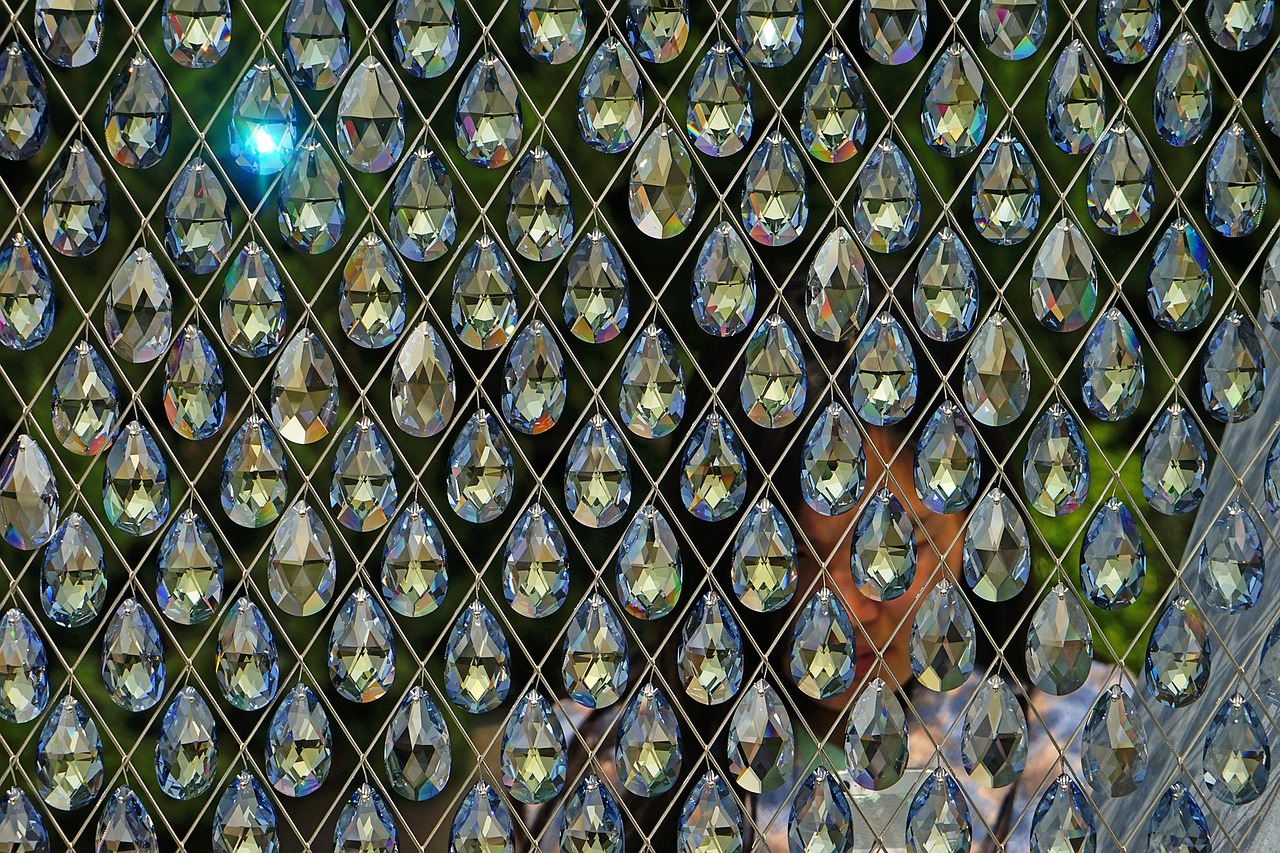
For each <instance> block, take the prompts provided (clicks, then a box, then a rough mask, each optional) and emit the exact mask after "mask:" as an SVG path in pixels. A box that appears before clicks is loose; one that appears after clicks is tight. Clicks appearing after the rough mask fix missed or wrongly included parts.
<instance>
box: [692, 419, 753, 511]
mask: <svg viewBox="0 0 1280 853" xmlns="http://www.w3.org/2000/svg"><path fill="white" fill-rule="evenodd" d="M746 495H747V463H746V460H745V458H744V457H743V455H742V447H741V445H740V444H739V442H738V434H737V432H736V431H735V430H734V428H733V425H732V424H731V423H730V422H729V419H728V418H727V417H725V416H723V415H722V414H721V413H720V412H718V411H715V410H712V411H711V412H710V413H709V414H708V415H707V416H706V418H705V419H704V420H703V421H702V422H701V423H699V424H698V425H697V426H696V427H695V428H694V430H693V432H691V433H690V434H689V440H688V443H686V444H685V447H684V453H683V455H682V459H681V476H680V498H681V500H682V501H683V502H684V506H685V509H687V510H689V512H690V513H692V514H693V515H694V516H695V517H696V518H700V519H702V520H703V521H723V520H724V519H726V518H729V517H731V516H732V515H733V514H734V513H736V512H737V511H738V510H739V509H741V508H742V503H743V501H744V500H745V499H746Z"/></svg>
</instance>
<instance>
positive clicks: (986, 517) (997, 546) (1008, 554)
mask: <svg viewBox="0 0 1280 853" xmlns="http://www.w3.org/2000/svg"><path fill="white" fill-rule="evenodd" d="M963 564H964V580H965V583H966V584H968V586H969V588H970V589H971V590H973V593H974V595H977V596H978V597H979V598H982V599H985V600H987V601H1008V600H1009V599H1011V598H1013V597H1014V596H1016V595H1018V593H1020V592H1022V590H1023V588H1024V587H1026V585H1027V581H1028V579H1029V578H1030V576H1031V540H1030V537H1029V535H1028V532H1027V522H1026V520H1025V519H1024V518H1023V517H1022V514H1021V513H1019V512H1018V508H1017V506H1016V505H1015V504H1014V502H1013V501H1012V500H1011V499H1010V498H1009V497H1008V496H1007V495H1005V493H1004V492H1002V491H1001V490H1000V489H999V488H993V489H992V490H991V491H989V492H987V493H986V494H985V495H983V496H982V499H981V500H980V501H978V503H977V506H975V507H974V508H973V512H972V513H971V514H970V515H969V519H968V523H967V525H966V527H965V535H964V552H963Z"/></svg>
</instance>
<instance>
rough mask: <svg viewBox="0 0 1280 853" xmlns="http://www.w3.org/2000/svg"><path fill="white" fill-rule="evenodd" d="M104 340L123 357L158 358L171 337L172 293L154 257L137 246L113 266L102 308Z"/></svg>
mask: <svg viewBox="0 0 1280 853" xmlns="http://www.w3.org/2000/svg"><path fill="white" fill-rule="evenodd" d="M102 324H103V332H104V333H105V335H106V340H107V344H108V345H109V346H110V347H111V349H112V350H113V351H114V352H115V353H116V355H117V356H119V357H120V358H122V359H124V360H125V361H131V362H134V363H135V364H142V363H145V362H148V361H153V360H155V359H157V358H159V357H160V356H161V355H162V354H163V353H164V352H165V351H166V350H167V349H169V342H170V340H171V339H172V337H173V294H172V292H171V291H170V289H169V280H168V278H166V277H165V274H164V271H163V270H162V269H161V267H160V264H159V262H158V261H156V259H155V257H154V256H153V255H152V254H151V253H150V252H148V251H147V250H146V249H145V248H143V247H141V246H139V247H138V248H137V249H135V250H134V251H133V253H132V254H130V255H129V256H128V257H126V258H125V260H124V262H123V263H122V264H121V265H120V267H119V268H118V269H117V270H116V272H115V274H114V275H113V276H112V277H111V282H110V284H109V286H108V289H107V293H106V300H105V304H104V305H103V309H102Z"/></svg>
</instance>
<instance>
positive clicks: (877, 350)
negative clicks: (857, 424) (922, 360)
mask: <svg viewBox="0 0 1280 853" xmlns="http://www.w3.org/2000/svg"><path fill="white" fill-rule="evenodd" d="M853 353H854V355H853V358H854V365H855V367H854V369H853V373H852V374H851V375H850V376H849V398H850V401H851V402H852V404H853V407H854V410H855V411H856V412H857V413H858V417H860V418H862V419H863V420H864V421H866V422H867V423H869V424H872V425H874V426H886V425H888V424H895V423H898V422H899V421H901V420H903V419H904V418H906V417H907V415H909V414H910V413H911V409H912V408H913V407H914V406H915V402H916V393H917V390H918V386H919V376H918V372H917V370H916V355H915V350H914V349H913V348H912V346H911V340H910V338H908V337H907V333H906V330H905V329H903V328H902V325H901V324H900V323H898V321H897V319H895V318H894V316H893V315H892V314H890V313H889V312H888V311H882V312H881V313H880V314H879V315H878V316H876V318H875V319H874V320H872V321H871V322H870V323H869V324H868V325H867V327H866V329H864V330H863V332H862V337H860V338H859V339H858V343H857V346H855V347H854V349H853Z"/></svg>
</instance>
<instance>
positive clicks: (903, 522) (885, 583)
mask: <svg viewBox="0 0 1280 853" xmlns="http://www.w3.org/2000/svg"><path fill="white" fill-rule="evenodd" d="M849 571H850V572H851V573H852V575H853V582H854V584H855V585H856V586H857V588H858V592H859V593H860V594H861V595H862V596H863V597H864V598H868V599H870V600H872V601H892V600H893V599H895V598H899V597H900V596H902V595H903V594H904V593H906V591H907V590H908V589H909V588H910V587H911V582H912V581H913V580H914V579H915V576H916V532H915V525H914V524H913V523H912V521H911V517H910V516H909V515H907V513H906V511H905V510H904V509H903V506H902V502H901V501H899V500H898V498H897V496H896V495H894V493H893V492H891V491H889V489H888V487H882V488H881V489H880V491H879V492H877V493H876V494H875V495H874V496H873V497H871V498H870V499H869V500H868V501H867V502H866V503H865V504H863V507H862V512H861V513H860V514H859V515H858V521H857V523H856V524H855V525H854V528H853V541H852V542H851V543H850V545H849Z"/></svg>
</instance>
